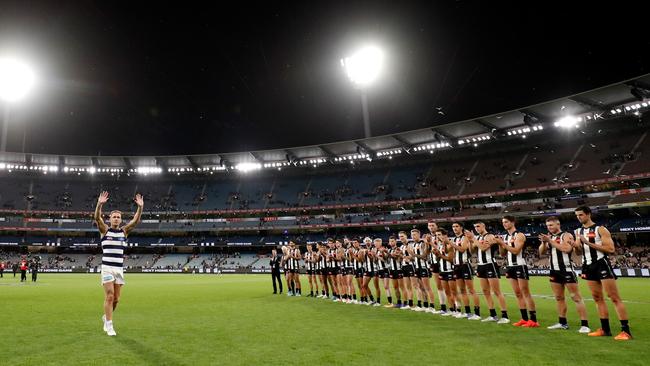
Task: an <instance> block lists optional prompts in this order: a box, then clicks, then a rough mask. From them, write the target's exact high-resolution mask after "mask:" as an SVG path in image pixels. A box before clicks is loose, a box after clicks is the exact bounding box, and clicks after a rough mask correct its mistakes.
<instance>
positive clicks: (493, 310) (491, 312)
mask: <svg viewBox="0 0 650 366" xmlns="http://www.w3.org/2000/svg"><path fill="white" fill-rule="evenodd" d="M490 316H491V317H493V318H496V317H497V311H496V309H490ZM506 318H507V317H506Z"/></svg>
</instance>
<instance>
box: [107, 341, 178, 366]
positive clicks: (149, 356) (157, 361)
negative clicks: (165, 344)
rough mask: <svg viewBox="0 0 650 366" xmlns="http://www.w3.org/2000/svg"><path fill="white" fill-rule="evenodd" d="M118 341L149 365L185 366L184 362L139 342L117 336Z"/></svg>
mask: <svg viewBox="0 0 650 366" xmlns="http://www.w3.org/2000/svg"><path fill="white" fill-rule="evenodd" d="M116 338H117V339H116V341H117V342H119V343H121V344H122V346H123V347H124V348H126V349H128V350H129V351H131V353H133V354H134V355H136V356H138V357H139V358H140V359H141V361H142V362H143V363H146V364H148V365H174V366H175V365H183V363H182V362H180V361H178V360H177V359H174V358H173V357H172V356H171V355H170V354H164V353H162V352H159V351H158V350H156V349H154V348H152V347H149V346H147V345H144V344H142V343H141V342H138V341H137V340H135V339H133V338H129V337H124V336H121V335H120V336H117V337H116Z"/></svg>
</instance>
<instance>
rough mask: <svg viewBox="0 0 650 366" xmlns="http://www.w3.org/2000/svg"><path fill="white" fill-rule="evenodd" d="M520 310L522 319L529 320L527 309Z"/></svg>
mask: <svg viewBox="0 0 650 366" xmlns="http://www.w3.org/2000/svg"><path fill="white" fill-rule="evenodd" d="M519 312H520V313H521V319H523V320H525V321H528V312H527V311H526V309H519Z"/></svg>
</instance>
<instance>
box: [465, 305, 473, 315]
mask: <svg viewBox="0 0 650 366" xmlns="http://www.w3.org/2000/svg"><path fill="white" fill-rule="evenodd" d="M465 313H467V314H471V313H472V311H471V310H470V309H469V305H468V306H465Z"/></svg>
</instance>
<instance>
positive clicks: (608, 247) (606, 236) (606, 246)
mask: <svg viewBox="0 0 650 366" xmlns="http://www.w3.org/2000/svg"><path fill="white" fill-rule="evenodd" d="M598 234H600V240H601V241H602V244H601V245H596V244H591V243H589V246H590V247H592V248H594V249H597V250H600V251H601V252H605V253H607V254H614V253H616V247H615V246H614V239H612V234H610V232H609V230H607V228H606V227H602V226H599V227H598Z"/></svg>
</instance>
